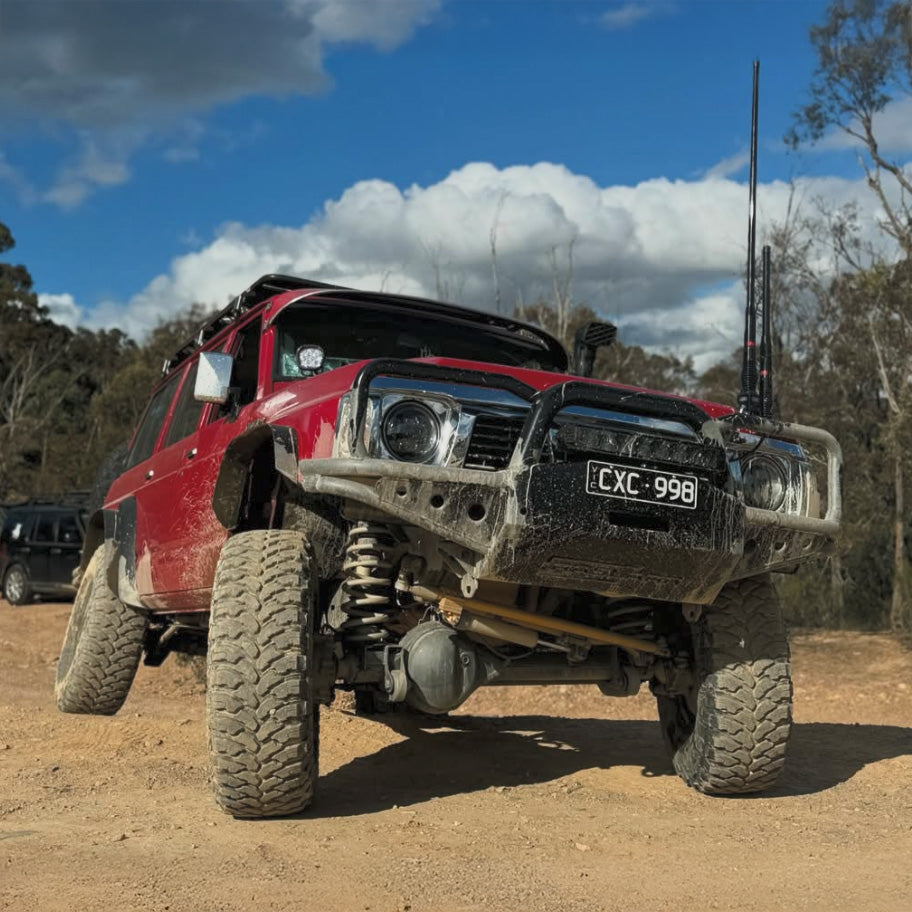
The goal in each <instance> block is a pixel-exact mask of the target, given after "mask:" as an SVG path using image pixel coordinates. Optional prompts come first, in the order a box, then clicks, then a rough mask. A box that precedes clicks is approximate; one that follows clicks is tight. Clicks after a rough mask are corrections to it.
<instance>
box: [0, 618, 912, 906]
mask: <svg viewBox="0 0 912 912" xmlns="http://www.w3.org/2000/svg"><path fill="white" fill-rule="evenodd" d="M68 611H69V606H67V605H42V606H32V607H28V608H11V607H10V606H9V605H7V604H6V603H5V602H0V908H3V909H12V910H17V912H18V910H22V912H31V910H58V909H59V910H64V909H66V910H73V909H79V910H95V909H104V910H106V912H115V910H121V909H123V910H128V909H129V910H134V909H142V910H193V912H207V910H234V909H258V910H259V909H263V910H265V909H270V910H272V909H276V910H308V909H314V910H405V909H409V910H415V912H418V910H433V912H438V910H439V912H448V910H472V909H496V910H513V909H517V910H518V909H524V910H528V912H538V910H559V909H560V910H571V912H572V910H596V909H605V910H614V909H617V910H624V912H633V910H639V909H642V910H665V909H668V910H677V909H682V910H683V909H687V910H704V909H725V910H730V909H744V910H779V909H788V910H795V909H821V910H822V909H827V910H842V909H846V910H847V909H852V910H860V909H864V910H889V912H900V910H905V912H909V910H912V653H910V652H909V651H907V650H905V649H903V648H902V647H901V646H900V645H899V644H897V643H896V642H895V641H893V640H891V639H889V638H886V637H881V636H867V635H857V634H827V635H820V634H815V635H811V636H799V637H796V638H795V639H794V667H795V678H796V719H797V725H796V727H795V729H794V734H793V737H792V741H791V745H790V749H789V765H788V769H787V772H786V774H785V777H784V780H783V782H782V784H781V786H780V787H779V788H778V789H777V791H775V792H774V793H772V794H770V795H767V796H762V797H755V798H749V799H738V800H735V799H710V798H705V797H703V796H700V795H698V794H696V793H694V792H692V791H690V790H688V789H687V788H686V787H685V786H684V785H683V783H681V782H680V781H679V780H678V779H677V778H676V777H675V776H674V775H673V774H672V771H671V768H670V765H669V763H668V760H667V758H666V756H665V753H664V750H663V747H662V745H661V742H660V737H659V732H658V729H657V725H656V723H655V721H654V719H655V713H654V709H653V703H652V700H651V698H649V697H648V696H644V695H641V696H639V697H636V698H634V699H628V700H617V699H615V700H609V699H607V698H604V697H602V696H601V695H600V694H599V693H598V691H597V690H596V689H595V688H581V687H562V688H550V689H547V690H546V689H543V688H522V689H519V688H515V689H499V690H488V691H485V692H482V693H480V694H478V695H476V697H474V698H473V699H472V701H471V702H470V703H469V704H467V705H466V706H465V707H464V708H463V710H461V711H460V712H459V713H458V714H455V715H454V716H453V717H452V719H451V720H449V722H448V724H447V725H446V726H443V727H437V728H434V727H421V726H420V724H417V723H416V722H414V721H402V720H399V721H398V722H396V726H395V728H393V727H390V726H388V725H386V724H381V723H379V722H376V721H373V720H370V719H363V718H356V717H353V716H351V715H349V714H347V713H345V712H342V711H338V710H328V711H325V712H324V716H323V730H322V736H321V747H322V757H321V766H322V774H323V775H322V779H321V782H320V787H319V792H318V798H317V801H316V803H315V805H314V807H313V810H312V811H311V812H309V813H308V814H307V815H306V816H303V817H301V818H299V819H294V820H282V821H265V822H242V821H235V820H232V819H231V818H229V817H226V816H225V815H223V814H222V813H221V812H219V811H218V810H217V809H216V807H215V805H214V803H213V801H212V799H211V797H210V795H209V792H208V787H207V783H206V760H205V733H204V728H203V694H202V690H201V688H200V687H199V685H198V684H196V683H195V682H194V681H193V677H192V675H191V674H190V673H189V671H188V670H186V669H184V668H181V667H179V666H177V665H176V664H174V660H173V659H169V660H168V662H167V663H166V665H165V667H164V668H162V669H145V668H144V669H141V671H140V675H139V678H138V680H137V683H136V685H135V686H134V689H133V692H132V693H131V695H130V698H129V700H128V701H127V704H126V706H125V707H124V709H123V710H122V711H121V712H120V713H119V714H118V715H117V716H115V717H113V718H110V719H104V718H92V717H79V716H64V715H60V714H58V713H57V712H56V710H55V709H54V706H53V701H52V681H53V675H54V664H55V661H56V657H57V650H58V648H59V645H60V642H61V639H62V636H63V630H64V627H65V623H66V618H67V614H68Z"/></svg>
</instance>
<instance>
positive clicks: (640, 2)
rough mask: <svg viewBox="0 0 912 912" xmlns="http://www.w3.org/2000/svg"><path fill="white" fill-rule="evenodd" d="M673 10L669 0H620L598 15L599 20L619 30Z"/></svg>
mask: <svg viewBox="0 0 912 912" xmlns="http://www.w3.org/2000/svg"><path fill="white" fill-rule="evenodd" d="M673 10H674V4H673V3H671V2H669V0H620V2H615V3H614V4H613V5H612V8H611V9H609V10H606V11H605V12H604V13H602V14H601V16H599V22H601V24H602V25H603V26H605V28H608V29H611V30H612V31H621V30H623V29H629V28H633V26H635V25H636V24H637V23H638V22H642V21H643V20H644V19H651V18H653V17H655V16H659V15H664V14H667V13H669V12H672V11H673Z"/></svg>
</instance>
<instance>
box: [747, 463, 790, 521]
mask: <svg viewBox="0 0 912 912" xmlns="http://www.w3.org/2000/svg"><path fill="white" fill-rule="evenodd" d="M741 485H742V491H743V492H744V502H745V503H746V504H747V505H748V506H750V507H759V508H760V509H761V510H779V509H780V508H781V507H782V505H783V504H784V503H785V497H786V494H787V493H788V486H789V479H788V472H787V467H786V466H785V465H783V463H782V461H781V460H780V459H778V458H776V457H775V456H771V455H769V454H767V453H757V454H754V455H752V456H748V457H747V458H746V459H744V460H743V461H742V462H741Z"/></svg>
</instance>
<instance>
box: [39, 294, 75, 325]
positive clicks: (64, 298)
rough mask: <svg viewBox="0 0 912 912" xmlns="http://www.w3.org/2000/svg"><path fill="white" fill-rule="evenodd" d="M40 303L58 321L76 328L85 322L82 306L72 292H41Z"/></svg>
mask: <svg viewBox="0 0 912 912" xmlns="http://www.w3.org/2000/svg"><path fill="white" fill-rule="evenodd" d="M38 303H39V304H40V305H41V306H42V307H46V308H47V309H48V315H49V316H50V317H51V319H52V320H54V321H55V322H56V323H62V324H63V325H64V326H69V327H70V328H71V329H75V328H76V326H78V325H79V324H80V323H82V322H83V317H84V314H83V311H82V308H81V307H79V305H78V304H77V303H76V300H75V298H74V297H73V296H72V295H71V294H40V295H38Z"/></svg>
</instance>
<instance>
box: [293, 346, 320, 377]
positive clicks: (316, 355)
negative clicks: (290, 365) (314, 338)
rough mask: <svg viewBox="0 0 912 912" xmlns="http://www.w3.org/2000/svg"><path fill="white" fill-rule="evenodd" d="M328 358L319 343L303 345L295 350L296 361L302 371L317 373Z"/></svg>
mask: <svg viewBox="0 0 912 912" xmlns="http://www.w3.org/2000/svg"><path fill="white" fill-rule="evenodd" d="M325 360H326V355H324V354H323V349H322V348H320V346H319V345H302V346H301V347H300V348H299V349H298V350H297V351H296V352H295V361H296V362H297V364H298V368H299V369H300V370H301V372H302V373H309V374H313V373H316V372H317V371H318V370H319V369H320V368H321V367H323V362H324V361H325Z"/></svg>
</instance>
